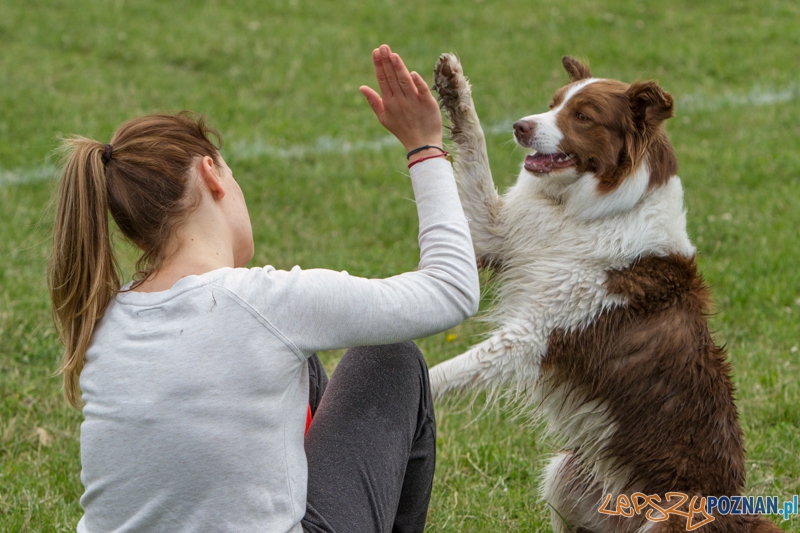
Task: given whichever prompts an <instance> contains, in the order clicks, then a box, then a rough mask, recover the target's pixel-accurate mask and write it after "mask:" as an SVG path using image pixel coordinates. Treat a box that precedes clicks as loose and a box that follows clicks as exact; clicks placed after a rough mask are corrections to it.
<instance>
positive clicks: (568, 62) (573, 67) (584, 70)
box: [561, 56, 592, 81]
mask: <svg viewBox="0 0 800 533" xmlns="http://www.w3.org/2000/svg"><path fill="white" fill-rule="evenodd" d="M561 63H562V64H563V65H564V70H566V71H567V74H569V79H570V81H578V80H585V79H586V78H591V77H592V73H591V72H589V67H588V66H586V65H584V64H583V63H581V62H580V61H578V60H577V59H573V58H571V57H569V56H564V57H562V58H561Z"/></svg>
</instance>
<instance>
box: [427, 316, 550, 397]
mask: <svg viewBox="0 0 800 533" xmlns="http://www.w3.org/2000/svg"><path fill="white" fill-rule="evenodd" d="M533 351H534V350H533V347H532V346H531V345H530V344H529V343H528V342H527V341H526V340H525V339H524V338H522V337H521V336H520V332H519V331H518V330H514V329H510V328H509V329H505V328H503V329H500V330H498V331H496V332H495V333H494V334H493V335H492V336H491V337H490V338H488V339H486V340H485V341H484V342H482V343H480V344H478V345H476V346H473V347H472V348H470V349H469V350H468V351H466V352H464V353H463V354H461V355H459V356H457V357H454V358H452V359H448V360H447V361H445V362H443V363H439V364H438V365H436V366H434V367H433V368H431V370H430V380H431V390H432V392H433V397H434V399H439V398H442V397H444V396H445V395H447V394H448V393H451V392H457V391H464V390H467V389H469V390H470V391H471V392H478V391H480V390H487V389H488V390H494V389H497V388H499V387H501V386H503V385H505V384H508V383H511V382H517V383H528V384H533V383H536V382H537V381H538V378H539V365H538V362H537V361H536V360H535V359H536V357H535V355H534V354H533Z"/></svg>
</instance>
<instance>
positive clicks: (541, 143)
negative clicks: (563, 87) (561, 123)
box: [522, 78, 600, 154]
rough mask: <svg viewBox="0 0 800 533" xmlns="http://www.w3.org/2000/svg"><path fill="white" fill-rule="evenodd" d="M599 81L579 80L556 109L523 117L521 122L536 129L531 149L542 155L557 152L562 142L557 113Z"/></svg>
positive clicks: (562, 137)
mask: <svg viewBox="0 0 800 533" xmlns="http://www.w3.org/2000/svg"><path fill="white" fill-rule="evenodd" d="M598 81H600V79H599V78H589V79H586V80H581V81H579V82H577V83H576V84H575V85H573V86H572V87H570V88H569V89H568V90H567V94H565V95H564V101H563V102H561V103H560V104H559V105H558V106H557V107H554V108H553V109H551V110H550V111H548V112H547V113H540V114H538V115H530V116H527V117H524V118H523V119H522V120H527V121H529V122H533V123H534V124H535V125H536V127H535V129H534V132H533V137H532V138H531V148H533V149H534V150H536V151H537V152H541V153H543V154H553V153H556V152H558V151H559V149H558V147H559V145H560V144H561V141H562V140H564V134H563V133H562V131H561V130H560V129H559V128H558V123H557V118H558V113H559V112H560V111H561V110H562V109H564V106H565V105H567V102H569V101H570V99H571V98H572V97H573V96H575V95H576V94H577V93H578V92H579V91H580V90H581V89H583V88H584V87H586V86H588V85H591V84H592V83H595V82H598Z"/></svg>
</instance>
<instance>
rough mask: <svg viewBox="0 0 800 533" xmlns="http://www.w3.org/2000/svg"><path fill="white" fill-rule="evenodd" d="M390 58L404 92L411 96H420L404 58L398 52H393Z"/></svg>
mask: <svg viewBox="0 0 800 533" xmlns="http://www.w3.org/2000/svg"><path fill="white" fill-rule="evenodd" d="M390 58H391V61H392V66H394V71H395V74H396V75H397V83H398V84H399V85H400V87H401V88H402V89H403V92H404V93H405V94H407V95H409V96H411V95H413V96H419V91H417V87H416V84H415V83H414V80H412V79H411V74H410V73H409V72H408V69H407V68H406V65H405V63H403V59H402V58H401V57H400V56H399V55H398V54H392V55H391V56H390Z"/></svg>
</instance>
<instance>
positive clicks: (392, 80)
mask: <svg viewBox="0 0 800 533" xmlns="http://www.w3.org/2000/svg"><path fill="white" fill-rule="evenodd" d="M380 51H381V62H382V63H383V71H384V72H385V73H386V83H387V84H388V85H389V88H390V89H391V90H392V94H393V95H394V94H397V95H401V94H403V89H402V88H401V87H400V84H399V83H398V82H397V73H396V72H395V70H394V65H392V51H391V50H390V49H389V46H388V45H385V44H382V45H381V48H380Z"/></svg>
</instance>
